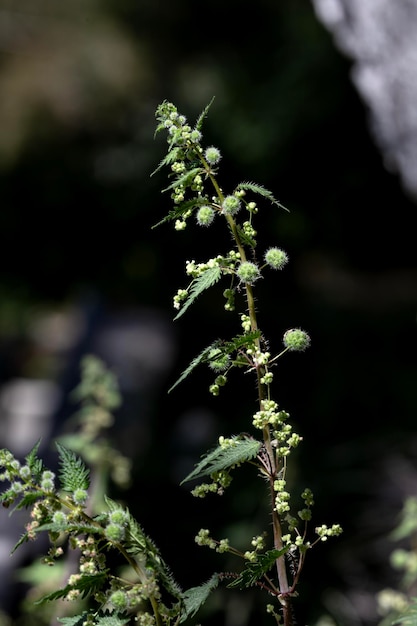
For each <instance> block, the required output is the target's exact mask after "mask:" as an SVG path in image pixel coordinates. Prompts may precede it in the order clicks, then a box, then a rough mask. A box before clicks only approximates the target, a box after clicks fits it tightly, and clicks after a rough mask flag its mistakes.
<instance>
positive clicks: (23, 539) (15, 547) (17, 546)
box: [10, 533, 29, 554]
mask: <svg viewBox="0 0 417 626" xmlns="http://www.w3.org/2000/svg"><path fill="white" fill-rule="evenodd" d="M27 541H29V535H28V533H23V535H22V536H21V537H20V539H19V541H18V542H17V543H16V545H15V546H14V547H13V549H12V551H11V552H10V554H13V553H14V552H16V550H17V549H18V548H19V546H21V545H22V544H24V543H26V542H27Z"/></svg>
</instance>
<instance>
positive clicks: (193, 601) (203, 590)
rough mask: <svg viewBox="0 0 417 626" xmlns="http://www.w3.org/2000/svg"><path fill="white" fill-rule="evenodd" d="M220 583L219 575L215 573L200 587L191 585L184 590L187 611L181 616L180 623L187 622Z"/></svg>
mask: <svg viewBox="0 0 417 626" xmlns="http://www.w3.org/2000/svg"><path fill="white" fill-rule="evenodd" d="M218 584H219V575H218V574H213V576H212V577H211V578H210V579H209V580H208V581H207V582H205V583H203V584H202V585H200V586H199V587H191V588H190V589H187V591H185V592H184V605H185V612H184V614H183V615H182V616H181V619H180V623H182V622H185V620H186V619H188V618H189V617H193V616H194V615H195V614H196V613H197V611H198V610H199V609H200V608H201V607H202V605H203V604H204V602H205V601H206V600H207V598H208V596H209V595H210V593H211V592H212V591H214V590H215V589H216V587H217V586H218Z"/></svg>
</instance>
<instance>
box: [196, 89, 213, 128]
mask: <svg viewBox="0 0 417 626" xmlns="http://www.w3.org/2000/svg"><path fill="white" fill-rule="evenodd" d="M213 102H214V96H213V98H212V99H211V100H210V102H209V103H208V105H207V106H206V107H205V108H204V109H203V110H202V111H201V113H200V115H199V116H198V119H197V121H196V124H195V127H196V129H197V130H201V127H202V126H203V122H204V120H205V118H206V117H207V114H208V112H209V109H210V107H211V105H212V104H213Z"/></svg>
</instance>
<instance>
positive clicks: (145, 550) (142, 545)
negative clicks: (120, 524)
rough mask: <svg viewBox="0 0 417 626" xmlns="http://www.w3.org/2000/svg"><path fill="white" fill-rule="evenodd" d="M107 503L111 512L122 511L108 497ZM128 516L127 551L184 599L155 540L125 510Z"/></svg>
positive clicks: (172, 592)
mask: <svg viewBox="0 0 417 626" xmlns="http://www.w3.org/2000/svg"><path fill="white" fill-rule="evenodd" d="M105 501H106V504H107V506H108V507H109V510H110V511H115V510H120V508H121V507H120V505H119V504H117V503H116V502H114V500H112V499H111V498H109V497H108V496H105ZM123 510H124V512H125V514H126V515H127V520H128V527H127V536H126V541H125V548H126V551H127V552H128V553H129V554H131V555H132V556H138V557H139V560H140V561H141V562H142V563H143V560H145V563H146V567H149V568H151V569H153V570H154V571H155V572H156V574H157V577H158V578H159V580H160V582H161V583H162V585H163V586H164V587H165V589H166V590H167V591H168V593H170V594H171V595H173V596H174V597H175V598H181V597H182V590H181V588H180V586H179V585H178V584H177V582H176V581H175V580H174V577H173V575H172V573H171V570H170V568H169V567H168V565H167V564H166V563H165V561H164V560H163V558H162V557H161V554H160V551H159V549H158V547H157V546H156V544H155V543H154V542H153V540H152V539H151V538H150V537H148V536H147V535H146V534H145V532H144V530H143V528H142V527H141V525H140V524H139V522H138V521H137V520H136V519H135V518H134V517H133V516H132V515H131V513H130V512H129V510H128V509H123Z"/></svg>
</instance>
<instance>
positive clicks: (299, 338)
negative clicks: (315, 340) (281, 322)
mask: <svg viewBox="0 0 417 626" xmlns="http://www.w3.org/2000/svg"><path fill="white" fill-rule="evenodd" d="M283 343H284V346H285V347H286V348H287V349H288V350H290V351H292V352H302V351H303V350H306V349H307V348H308V347H309V345H310V343H311V339H310V337H309V335H308V334H307V333H306V332H305V331H304V330H301V328H291V329H290V330H287V331H286V332H285V333H284V337H283Z"/></svg>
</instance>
